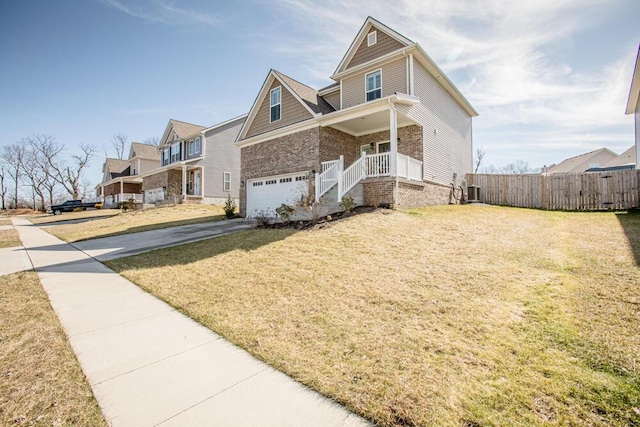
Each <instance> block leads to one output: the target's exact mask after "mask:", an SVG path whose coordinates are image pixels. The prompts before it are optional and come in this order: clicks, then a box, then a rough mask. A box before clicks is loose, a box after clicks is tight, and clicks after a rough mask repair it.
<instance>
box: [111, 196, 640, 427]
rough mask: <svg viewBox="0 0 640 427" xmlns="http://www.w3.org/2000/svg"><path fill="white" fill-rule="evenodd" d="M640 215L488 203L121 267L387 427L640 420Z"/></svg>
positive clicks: (134, 260)
mask: <svg viewBox="0 0 640 427" xmlns="http://www.w3.org/2000/svg"><path fill="white" fill-rule="evenodd" d="M639 249H640V216H638V215H626V216H625V215H615V214H612V213H559V212H541V211H535V210H523V209H508V208H497V207H480V206H453V207H436V208H429V209H423V210H416V211H412V212H410V213H402V212H394V213H388V214H385V213H383V212H376V213H373V214H367V215H362V216H357V217H354V218H352V219H349V220H345V221H341V222H339V223H336V224H334V225H332V226H331V227H327V228H324V229H317V230H310V231H303V232H297V233H296V232H294V231H292V230H251V231H247V232H244V233H242V234H236V235H230V236H226V237H221V238H218V239H213V240H208V241H202V242H198V243H194V244H190V245H185V246H180V247H179V248H172V249H166V250H161V251H156V252H152V253H148V254H143V255H139V256H135V257H131V258H124V259H120V260H114V261H110V262H109V263H108V264H109V265H110V266H111V267H112V268H115V269H116V270H118V271H120V272H121V273H122V274H123V275H124V276H125V277H128V278H130V279H131V280H133V281H134V282H136V283H138V284H139V285H140V286H142V287H143V288H144V289H146V290H148V291H150V292H152V293H153V294H155V295H158V296H159V297H161V298H162V299H164V300H166V301H168V302H169V303H170V304H172V305H173V306H175V307H177V308H178V309H180V310H181V311H183V312H185V313H186V314H188V315H189V316H191V317H193V318H195V319H196V320H198V321H199V322H201V323H203V324H204V325H206V326H208V327H210V328H211V329H213V330H215V331H217V332H219V333H220V334H222V335H223V336H225V337H227V338H228V339H229V340H231V341H233V342H234V343H236V344H238V345H240V346H241V347H244V348H246V349H247V350H249V351H250V352H251V353H253V354H254V355H256V356H257V357H259V358H260V359H262V360H265V361H266V362H267V363H269V364H271V365H272V366H274V367H276V368H277V369H279V370H282V371H283V372H286V373H288V374H289V375H291V376H292V377H294V378H295V379H297V380H299V381H300V382H302V383H304V384H307V385H308V386H310V387H311V388H313V389H315V390H318V391H320V392H321V393H323V394H324V395H326V396H329V397H331V398H333V399H335V400H337V401H338V402H340V403H343V404H344V405H346V406H347V407H348V408H349V409H351V410H353V411H355V412H356V413H359V414H361V415H363V416H365V417H367V418H369V419H371V420H373V421H375V422H376V423H378V424H379V425H383V426H413V425H444V426H461V425H462V426H477V425H501V426H513V425H515V426H543V425H585V426H586V425H614V426H625V425H640V366H639V365H638V355H639V354H640V288H639V287H638V283H640V268H639V267H638V261H639V258H640V257H639V256H638V254H639Z"/></svg>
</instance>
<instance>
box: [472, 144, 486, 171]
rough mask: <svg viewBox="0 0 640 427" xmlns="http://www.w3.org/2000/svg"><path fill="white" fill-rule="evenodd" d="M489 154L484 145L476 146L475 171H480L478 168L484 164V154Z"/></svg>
mask: <svg viewBox="0 0 640 427" xmlns="http://www.w3.org/2000/svg"><path fill="white" fill-rule="evenodd" d="M485 154H487V153H486V152H485V151H484V149H483V148H482V147H479V148H476V161H475V163H476V168H475V170H474V171H473V173H478V169H480V165H481V164H482V159H484V155H485Z"/></svg>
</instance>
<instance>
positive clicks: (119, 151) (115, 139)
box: [111, 132, 129, 159]
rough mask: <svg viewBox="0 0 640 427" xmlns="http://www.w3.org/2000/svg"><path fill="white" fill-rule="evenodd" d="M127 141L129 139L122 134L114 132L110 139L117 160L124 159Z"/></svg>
mask: <svg viewBox="0 0 640 427" xmlns="http://www.w3.org/2000/svg"><path fill="white" fill-rule="evenodd" d="M128 140H129V137H128V136H127V135H125V134H124V133H122V132H116V133H114V134H113V136H112V137H111V146H112V147H113V148H115V150H116V156H117V157H118V159H124V155H125V152H126V151H125V150H126V148H127V141H128Z"/></svg>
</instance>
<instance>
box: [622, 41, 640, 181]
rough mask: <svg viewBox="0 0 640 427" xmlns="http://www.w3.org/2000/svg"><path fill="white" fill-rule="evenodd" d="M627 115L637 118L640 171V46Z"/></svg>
mask: <svg viewBox="0 0 640 427" xmlns="http://www.w3.org/2000/svg"><path fill="white" fill-rule="evenodd" d="M625 114H633V115H634V116H635V128H636V131H635V133H636V144H635V147H636V159H635V160H636V169H640V46H638V55H637V56H636V66H635V69H634V70H633V77H632V78H631V89H629V100H628V101H627V109H626V111H625Z"/></svg>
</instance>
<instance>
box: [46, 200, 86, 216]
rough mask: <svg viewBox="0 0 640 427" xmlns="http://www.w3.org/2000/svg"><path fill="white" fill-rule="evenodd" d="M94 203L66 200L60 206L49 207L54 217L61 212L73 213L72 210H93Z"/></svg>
mask: <svg viewBox="0 0 640 427" xmlns="http://www.w3.org/2000/svg"><path fill="white" fill-rule="evenodd" d="M95 207H96V203H95V202H92V203H82V200H67V201H66V202H64V203H63V204H61V205H53V206H51V209H50V210H51V212H52V213H53V214H54V215H60V214H61V213H62V212H73V211H74V210H76V209H78V208H80V209H82V210H86V209H87V208H95Z"/></svg>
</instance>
